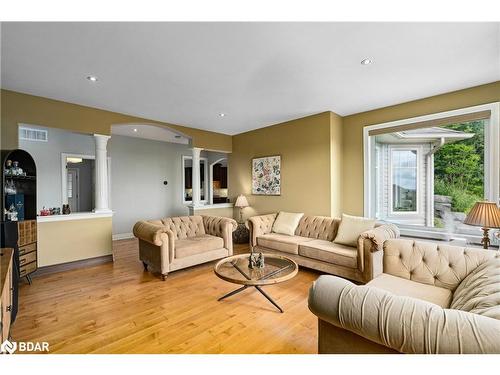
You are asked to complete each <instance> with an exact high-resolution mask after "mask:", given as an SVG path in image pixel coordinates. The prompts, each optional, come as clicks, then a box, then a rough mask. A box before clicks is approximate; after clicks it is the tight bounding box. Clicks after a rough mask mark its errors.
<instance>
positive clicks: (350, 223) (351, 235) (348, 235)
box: [334, 214, 376, 247]
mask: <svg viewBox="0 0 500 375" xmlns="http://www.w3.org/2000/svg"><path fill="white" fill-rule="evenodd" d="M375 222H376V220H375V219H367V218H365V217H360V216H351V215H346V214H342V220H341V221H340V225H339V229H338V231H337V236H336V237H335V240H334V242H335V243H338V244H341V245H347V246H353V247H356V245H357V243H358V238H359V236H360V235H361V233H363V232H366V231H367V230H370V229H373V227H375Z"/></svg>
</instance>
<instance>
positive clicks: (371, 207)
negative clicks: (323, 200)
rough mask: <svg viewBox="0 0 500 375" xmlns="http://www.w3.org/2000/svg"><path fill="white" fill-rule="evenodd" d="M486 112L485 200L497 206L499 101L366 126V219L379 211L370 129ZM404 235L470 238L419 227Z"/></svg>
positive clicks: (499, 182) (499, 194) (499, 184)
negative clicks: (494, 141) (488, 116)
mask: <svg viewBox="0 0 500 375" xmlns="http://www.w3.org/2000/svg"><path fill="white" fill-rule="evenodd" d="M487 110H489V111H490V112H491V116H490V118H489V120H485V129H484V137H485V144H484V168H485V171H487V173H486V174H485V176H484V197H485V199H488V200H490V201H492V202H496V203H498V202H499V199H500V147H499V146H500V102H493V103H488V104H481V105H477V106H472V107H467V108H460V109H456V110H451V111H445V112H439V113H433V114H430V115H424V116H418V117H412V118H408V119H404V120H397V121H391V122H386V123H380V124H375V125H368V126H365V127H363V151H364V152H363V166H364V172H363V186H364V197H363V198H364V215H365V216H366V217H375V214H376V211H377V209H376V204H375V202H374V198H375V199H377V197H374V196H373V192H374V191H375V188H374V187H373V181H374V172H375V168H373V163H374V162H375V161H374V160H373V159H374V158H375V137H374V136H372V137H370V135H369V132H370V131H371V130H375V129H384V128H390V127H395V126H402V125H407V124H412V123H416V122H421V121H430V120H436V119H440V118H443V117H451V116H460V115H466V114H469V113H474V112H479V111H487ZM495 139H496V140H497V142H499V144H497V145H492V144H491V140H495ZM391 178H392V177H391ZM391 188H392V186H391ZM401 233H402V234H403V235H408V236H415V237H422V238H430V239H450V238H459V237H463V238H466V237H467V236H465V235H464V236H462V235H459V234H456V233H445V232H442V231H436V230H432V228H430V227H425V228H419V227H417V226H408V228H407V229H405V228H404V226H402V231H401ZM478 237H479V236H478Z"/></svg>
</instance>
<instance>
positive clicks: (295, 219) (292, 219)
mask: <svg viewBox="0 0 500 375" xmlns="http://www.w3.org/2000/svg"><path fill="white" fill-rule="evenodd" d="M302 216H304V214H303V213H300V214H298V213H294V212H284V211H281V212H280V213H279V214H278V217H276V220H275V221H274V224H273V233H281V234H287V235H289V236H293V235H294V234H295V229H297V226H298V225H299V221H300V219H301V218H302Z"/></svg>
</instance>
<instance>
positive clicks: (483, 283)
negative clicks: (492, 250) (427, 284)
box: [451, 258, 500, 320]
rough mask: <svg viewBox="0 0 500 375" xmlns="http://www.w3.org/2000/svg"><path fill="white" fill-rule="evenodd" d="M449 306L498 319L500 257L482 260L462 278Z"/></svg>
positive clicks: (499, 311)
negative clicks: (481, 262) (482, 261)
mask: <svg viewBox="0 0 500 375" xmlns="http://www.w3.org/2000/svg"><path fill="white" fill-rule="evenodd" d="M451 308H452V309H458V310H463V311H468V312H471V313H474V314H480V315H485V316H488V317H490V318H494V319H499V320H500V258H493V259H490V260H488V261H486V262H484V263H483V264H481V265H480V266H479V267H476V268H475V269H474V270H473V271H472V272H471V273H469V274H468V275H467V277H466V278H465V279H463V280H462V282H461V283H460V284H459V285H458V288H457V289H456V290H455V293H454V294H453V301H452V302H451Z"/></svg>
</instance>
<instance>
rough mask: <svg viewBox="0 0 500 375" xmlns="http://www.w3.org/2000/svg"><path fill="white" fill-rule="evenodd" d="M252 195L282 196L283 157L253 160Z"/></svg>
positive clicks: (266, 157)
mask: <svg viewBox="0 0 500 375" xmlns="http://www.w3.org/2000/svg"><path fill="white" fill-rule="evenodd" d="M252 194H255V195H281V156H280V155H276V156H264V157H261V158H254V159H252Z"/></svg>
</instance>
